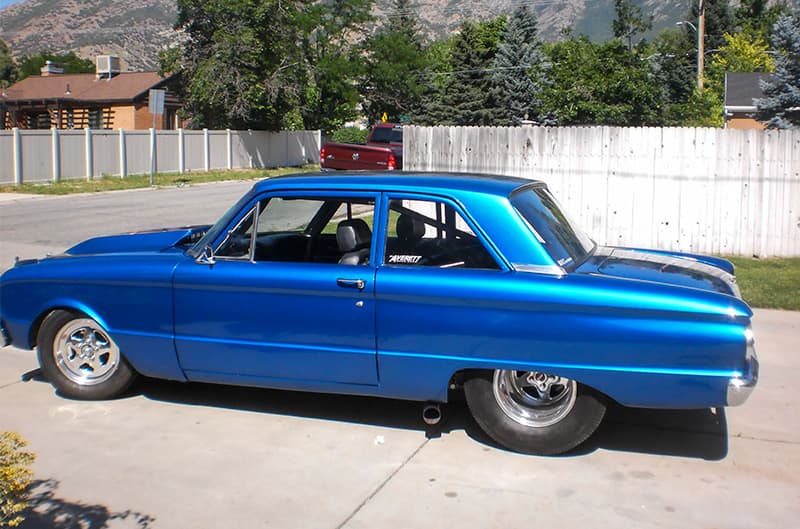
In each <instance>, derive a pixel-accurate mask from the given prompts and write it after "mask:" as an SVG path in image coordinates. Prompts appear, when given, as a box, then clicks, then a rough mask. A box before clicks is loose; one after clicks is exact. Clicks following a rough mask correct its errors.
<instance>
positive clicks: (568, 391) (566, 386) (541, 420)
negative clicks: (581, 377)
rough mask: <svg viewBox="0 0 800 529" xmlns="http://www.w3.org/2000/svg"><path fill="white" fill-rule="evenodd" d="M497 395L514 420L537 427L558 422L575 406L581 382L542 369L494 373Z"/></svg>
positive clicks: (495, 395)
mask: <svg viewBox="0 0 800 529" xmlns="http://www.w3.org/2000/svg"><path fill="white" fill-rule="evenodd" d="M493 389H494V398H495V399H496V400H497V404H498V405H499V406H500V409H502V410H503V412H504V413H505V414H506V415H508V416H509V417H510V418H511V419H513V420H514V421H516V422H518V423H520V424H522V425H524V426H531V427H533V428H541V427H544V426H550V425H552V424H556V423H557V422H559V421H560V420H561V419H563V418H564V417H566V416H567V414H569V412H570V411H572V408H573V406H575V399H576V398H577V396H578V389H577V383H576V382H575V381H574V380H570V379H568V378H563V377H557V376H555V375H549V374H547V373H542V372H540V371H506V370H499V369H498V370H497V371H495V372H494V385H493Z"/></svg>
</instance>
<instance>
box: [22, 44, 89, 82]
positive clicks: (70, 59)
mask: <svg viewBox="0 0 800 529" xmlns="http://www.w3.org/2000/svg"><path fill="white" fill-rule="evenodd" d="M47 61H52V62H53V63H55V64H57V65H58V66H59V67H60V68H63V69H64V73H94V70H95V68H94V62H92V61H91V60H89V59H81V58H80V57H78V56H77V55H75V52H74V51H71V52H69V53H60V54H59V53H51V52H49V51H43V52H41V53H39V54H38V55H31V56H25V57H22V58H21V59H20V60H19V61H18V65H19V79H20V80H21V79H25V78H26V77H30V76H31V75H41V71H42V67H43V66H44V65H45V64H46V63H47Z"/></svg>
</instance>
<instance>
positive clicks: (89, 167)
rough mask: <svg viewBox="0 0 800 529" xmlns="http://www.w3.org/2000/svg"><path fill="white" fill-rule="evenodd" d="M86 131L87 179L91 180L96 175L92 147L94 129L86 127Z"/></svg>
mask: <svg viewBox="0 0 800 529" xmlns="http://www.w3.org/2000/svg"><path fill="white" fill-rule="evenodd" d="M83 130H84V133H85V134H86V180H91V179H92V177H93V176H94V153H93V149H92V147H93V146H92V129H91V128H89V127H86V128H85V129H83Z"/></svg>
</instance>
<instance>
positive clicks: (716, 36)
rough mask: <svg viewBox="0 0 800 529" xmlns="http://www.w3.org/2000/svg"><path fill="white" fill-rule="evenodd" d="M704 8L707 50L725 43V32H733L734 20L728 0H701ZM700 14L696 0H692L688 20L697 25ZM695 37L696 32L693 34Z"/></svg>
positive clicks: (714, 48) (715, 48) (717, 47)
mask: <svg viewBox="0 0 800 529" xmlns="http://www.w3.org/2000/svg"><path fill="white" fill-rule="evenodd" d="M703 7H704V9H705V13H706V17H705V31H704V36H705V38H704V40H703V42H704V47H705V50H706V51H707V52H710V51H712V50H717V49H719V48H721V47H722V46H723V45H724V44H725V37H724V35H725V33H733V32H734V21H733V13H732V11H731V6H730V3H729V2H728V0H703ZM699 15H700V6H699V2H698V0H694V2H693V3H692V8H691V11H690V14H689V18H688V20H689V21H691V22H692V23H693V24H695V25H697V20H698V17H699ZM693 38H695V39H696V34H693Z"/></svg>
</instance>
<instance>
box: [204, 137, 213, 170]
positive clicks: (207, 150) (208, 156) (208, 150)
mask: <svg viewBox="0 0 800 529" xmlns="http://www.w3.org/2000/svg"><path fill="white" fill-rule="evenodd" d="M203 167H205V170H206V172H208V171H209V170H211V146H210V145H209V140H208V129H203Z"/></svg>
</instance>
